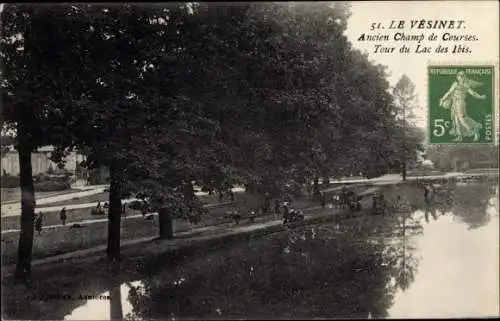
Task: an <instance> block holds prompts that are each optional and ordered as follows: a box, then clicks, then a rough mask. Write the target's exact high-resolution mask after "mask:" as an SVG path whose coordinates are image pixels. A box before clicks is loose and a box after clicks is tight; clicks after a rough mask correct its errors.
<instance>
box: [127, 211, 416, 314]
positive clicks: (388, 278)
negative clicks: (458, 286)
mask: <svg viewBox="0 0 500 321" xmlns="http://www.w3.org/2000/svg"><path fill="white" fill-rule="evenodd" d="M417 232H418V229H417V228H415V226H413V225H412V224H406V226H404V227H403V230H401V224H400V220H399V219H398V218H397V215H382V216H377V217H372V216H367V215H364V216H360V217H358V218H353V219H348V220H345V221H342V222H337V223H332V224H326V225H322V226H313V227H304V228H298V229H295V230H289V231H287V232H285V233H281V234H278V235H273V236H269V237H265V238H261V239H255V240H251V241H250V242H248V243H246V244H236V245H235V246H234V247H233V248H230V249H228V250H226V251H222V250H221V251H219V252H217V253H215V254H208V256H207V257H205V258H200V259H197V260H196V261H194V262H191V263H190V264H189V265H186V266H179V267H177V268H176V270H174V271H169V272H167V271H165V272H163V273H160V274H159V275H157V276H153V277H152V278H151V279H148V280H145V281H144V286H143V288H142V289H140V291H139V290H138V289H134V290H131V291H130V295H129V298H130V301H131V304H132V306H133V309H134V313H135V314H136V315H137V317H142V318H145V319H146V318H153V319H154V318H165V316H171V318H181V319H182V318H189V317H191V318H219V319H220V318H242V317H243V318H249V317H250V318H310V317H324V318H335V317H351V316H357V317H360V318H366V317H367V316H368V314H369V313H370V314H371V316H372V317H374V318H383V317H387V311H388V309H389V307H390V306H391V305H392V300H393V296H394V294H395V292H396V289H397V287H398V286H408V284H409V283H410V282H411V281H412V280H413V277H414V273H415V272H414V271H415V269H416V263H417V260H415V259H414V257H413V255H412V248H411V246H410V245H411V244H410V243H409V242H406V241H404V242H401V241H400V239H399V238H394V236H398V235H402V236H403V239H404V238H407V237H409V235H413V234H415V233H417ZM401 243H403V244H404V245H403V247H402V246H401Z"/></svg>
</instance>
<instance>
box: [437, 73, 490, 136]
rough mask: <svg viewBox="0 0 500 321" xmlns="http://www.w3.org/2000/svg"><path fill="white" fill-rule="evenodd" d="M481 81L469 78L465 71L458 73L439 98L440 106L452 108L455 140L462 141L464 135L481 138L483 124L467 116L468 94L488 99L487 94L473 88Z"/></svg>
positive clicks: (452, 128)
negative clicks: (480, 131)
mask: <svg viewBox="0 0 500 321" xmlns="http://www.w3.org/2000/svg"><path fill="white" fill-rule="evenodd" d="M480 84H481V83H480V82H477V81H474V80H472V79H468V78H467V77H466V76H465V73H464V72H463V71H459V72H458V73H457V80H456V81H455V82H454V83H453V84H452V85H451V87H450V89H449V90H448V91H447V92H446V93H445V94H444V95H443V97H441V99H440V100H439V106H441V107H443V108H446V109H448V108H450V109H451V123H452V127H451V130H450V135H452V136H456V138H455V139H454V140H453V141H456V142H457V141H462V137H463V136H465V137H472V136H473V137H474V138H473V140H474V141H477V140H478V139H479V130H480V129H481V127H482V125H481V124H480V123H478V122H476V121H475V120H474V119H472V118H470V117H469V116H467V112H466V108H467V102H466V98H467V94H470V95H471V96H472V97H474V98H477V99H486V96H485V95H480V94H478V93H477V92H475V91H474V90H473V89H472V88H473V87H477V86H479V85H480Z"/></svg>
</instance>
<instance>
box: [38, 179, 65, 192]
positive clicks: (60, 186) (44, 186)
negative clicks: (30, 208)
mask: <svg viewBox="0 0 500 321" xmlns="http://www.w3.org/2000/svg"><path fill="white" fill-rule="evenodd" d="M70 188H71V185H70V183H69V182H67V181H55V180H54V181H50V180H49V181H42V182H36V183H35V191H36V192H55V191H62V190H66V189H70Z"/></svg>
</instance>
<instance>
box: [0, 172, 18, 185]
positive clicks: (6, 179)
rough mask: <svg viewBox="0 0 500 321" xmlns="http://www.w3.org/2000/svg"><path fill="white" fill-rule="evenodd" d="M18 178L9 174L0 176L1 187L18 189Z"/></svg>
mask: <svg viewBox="0 0 500 321" xmlns="http://www.w3.org/2000/svg"><path fill="white" fill-rule="evenodd" d="M19 184H20V182H19V176H13V175H9V174H5V175H2V179H1V186H2V188H17V187H19Z"/></svg>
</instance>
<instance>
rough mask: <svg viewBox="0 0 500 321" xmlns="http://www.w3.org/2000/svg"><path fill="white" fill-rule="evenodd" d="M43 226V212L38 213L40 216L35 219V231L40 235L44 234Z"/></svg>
mask: <svg viewBox="0 0 500 321" xmlns="http://www.w3.org/2000/svg"><path fill="white" fill-rule="evenodd" d="M42 224H43V214H42V212H41V211H40V212H38V215H37V216H36V218H35V230H36V231H37V232H38V235H40V234H41V233H42Z"/></svg>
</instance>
